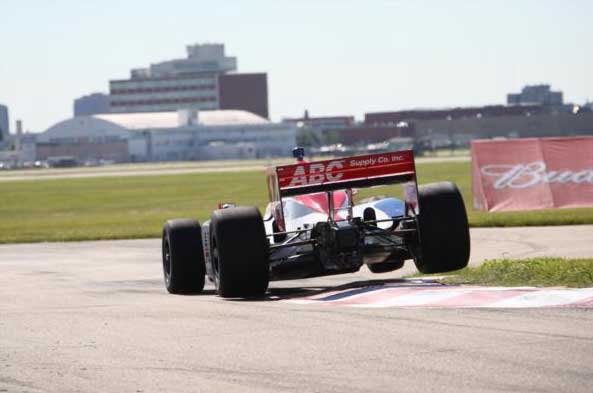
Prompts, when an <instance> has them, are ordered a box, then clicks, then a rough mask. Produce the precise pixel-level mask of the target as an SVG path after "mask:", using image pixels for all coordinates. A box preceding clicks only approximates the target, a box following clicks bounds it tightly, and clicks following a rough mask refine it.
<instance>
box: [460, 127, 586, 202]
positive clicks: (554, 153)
mask: <svg viewBox="0 0 593 393" xmlns="http://www.w3.org/2000/svg"><path fill="white" fill-rule="evenodd" d="M471 154H472V191H473V196H474V208H475V209H477V210H487V211H511V210H533V209H549V208H557V207H585V206H593V137H566V138H525V139H511V140H476V141H473V142H472V147H471Z"/></svg>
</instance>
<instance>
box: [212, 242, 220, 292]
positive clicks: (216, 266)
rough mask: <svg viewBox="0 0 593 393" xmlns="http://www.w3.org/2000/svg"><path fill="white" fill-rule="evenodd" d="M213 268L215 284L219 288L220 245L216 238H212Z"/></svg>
mask: <svg viewBox="0 0 593 393" xmlns="http://www.w3.org/2000/svg"><path fill="white" fill-rule="evenodd" d="M212 270H214V285H215V286H216V289H218V286H219V283H220V264H219V261H218V247H217V246H216V239H214V238H213V239H212Z"/></svg>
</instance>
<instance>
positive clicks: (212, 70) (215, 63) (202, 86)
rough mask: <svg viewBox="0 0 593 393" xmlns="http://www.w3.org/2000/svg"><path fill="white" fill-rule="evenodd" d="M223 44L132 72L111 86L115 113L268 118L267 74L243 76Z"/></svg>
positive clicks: (202, 47)
mask: <svg viewBox="0 0 593 393" xmlns="http://www.w3.org/2000/svg"><path fill="white" fill-rule="evenodd" d="M236 70H237V59H236V58H235V57H229V56H226V55H225V51H224V45H223V44H203V45H200V44H196V45H189V46H187V58H183V59H175V60H169V61H164V62H161V63H156V64H151V65H150V67H148V68H141V69H133V70H132V71H131V75H130V78H129V79H120V80H111V81H110V82H109V91H110V112H111V113H134V112H168V111H175V110H178V109H197V110H216V109H236V110H247V111H249V112H252V113H255V114H258V115H260V116H262V117H265V118H267V117H268V87H267V75H266V74H265V73H250V74H241V73H234V71H236Z"/></svg>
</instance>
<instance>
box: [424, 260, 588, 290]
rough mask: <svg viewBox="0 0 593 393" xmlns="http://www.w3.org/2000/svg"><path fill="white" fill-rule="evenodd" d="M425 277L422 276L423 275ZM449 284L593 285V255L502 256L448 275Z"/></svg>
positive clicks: (447, 281) (446, 277)
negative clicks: (516, 257) (514, 257)
mask: <svg viewBox="0 0 593 393" xmlns="http://www.w3.org/2000/svg"><path fill="white" fill-rule="evenodd" d="M420 277H422V276H420ZM441 281H442V282H444V283H447V284H473V285H488V286H509V287H511V286H513V287H514V286H532V287H556V286H561V287H574V288H583V287H592V286H593V258H586V259H566V258H533V259H519V260H512V259H499V260H490V261H486V262H484V263H483V264H482V265H480V266H477V267H467V268H465V269H461V270H458V271H456V272H453V273H451V274H448V275H446V276H444V277H443V278H442V280H441Z"/></svg>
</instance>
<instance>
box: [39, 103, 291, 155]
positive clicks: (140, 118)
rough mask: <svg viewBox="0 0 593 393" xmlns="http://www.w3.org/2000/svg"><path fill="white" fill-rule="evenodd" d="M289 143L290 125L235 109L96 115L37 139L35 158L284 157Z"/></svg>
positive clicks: (66, 122)
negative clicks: (273, 121)
mask: <svg viewBox="0 0 593 393" xmlns="http://www.w3.org/2000/svg"><path fill="white" fill-rule="evenodd" d="M295 138H296V127H295V126H294V125H290V124H284V123H272V122H270V121H269V120H267V119H265V118H263V117H260V116H258V115H255V114H253V113H251V112H247V111H241V110H215V111H198V110H179V111H176V112H144V113H111V114H96V115H92V116H79V117H74V118H71V119H68V120H64V121H61V122H59V123H57V124H55V125H53V126H52V127H50V128H48V129H47V130H46V131H45V132H43V133H41V134H39V135H38V136H37V140H36V156H37V159H38V160H48V159H51V158H52V157H72V158H74V159H76V160H78V161H79V162H85V161H94V160H110V161H115V162H129V161H172V160H205V159H208V160H210V159H239V158H263V157H279V156H288V155H290V152H291V149H292V147H294V145H295Z"/></svg>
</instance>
